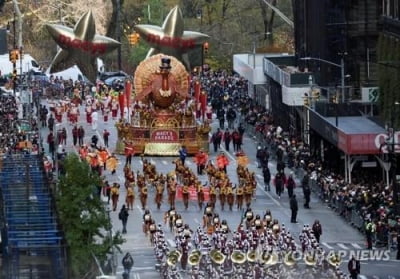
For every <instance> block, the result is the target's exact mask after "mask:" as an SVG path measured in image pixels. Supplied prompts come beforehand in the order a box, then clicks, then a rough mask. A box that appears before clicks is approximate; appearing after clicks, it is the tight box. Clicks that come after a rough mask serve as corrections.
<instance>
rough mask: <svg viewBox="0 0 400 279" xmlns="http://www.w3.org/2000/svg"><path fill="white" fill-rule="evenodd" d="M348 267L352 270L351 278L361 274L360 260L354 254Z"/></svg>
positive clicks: (355, 278)
mask: <svg viewBox="0 0 400 279" xmlns="http://www.w3.org/2000/svg"><path fill="white" fill-rule="evenodd" d="M347 268H348V270H349V272H350V278H351V279H357V277H358V274H360V261H359V260H357V259H356V258H355V257H354V256H352V257H351V259H350V261H349V263H348V265H347Z"/></svg>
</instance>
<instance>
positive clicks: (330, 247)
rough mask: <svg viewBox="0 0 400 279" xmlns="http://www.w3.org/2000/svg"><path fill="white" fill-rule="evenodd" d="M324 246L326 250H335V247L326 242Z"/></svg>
mask: <svg viewBox="0 0 400 279" xmlns="http://www.w3.org/2000/svg"><path fill="white" fill-rule="evenodd" d="M322 245H324V246H325V247H326V248H328V249H330V250H333V247H332V246H330V245H329V244H328V243H326V242H322Z"/></svg>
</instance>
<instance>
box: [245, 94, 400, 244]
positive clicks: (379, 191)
mask: <svg viewBox="0 0 400 279" xmlns="http://www.w3.org/2000/svg"><path fill="white" fill-rule="evenodd" d="M240 104H241V113H242V118H243V120H244V122H245V124H246V125H245V126H246V127H247V129H246V131H247V132H249V133H250V134H251V135H253V136H254V137H256V138H257V139H258V140H259V142H261V144H262V145H264V146H266V148H267V150H268V152H269V157H270V158H274V159H276V160H277V161H279V160H280V157H282V156H283V162H284V164H285V167H287V168H289V169H290V170H291V171H293V172H294V173H296V174H297V176H298V178H299V179H300V180H301V179H303V176H304V175H305V174H307V173H308V177H309V184H310V186H311V189H312V190H313V191H314V192H315V193H316V194H317V195H318V196H319V197H320V198H321V200H322V201H323V202H325V203H327V204H328V205H329V206H330V207H331V208H332V209H333V210H335V211H337V212H338V214H340V215H341V216H343V217H344V218H345V219H346V220H347V221H348V222H349V223H351V224H352V225H354V226H355V227H356V228H358V229H359V230H360V231H361V232H363V233H365V234H366V237H367V243H368V248H372V246H382V247H384V246H386V247H389V248H393V249H395V247H396V246H395V245H396V235H400V216H397V215H395V213H394V207H393V205H394V204H393V188H392V185H386V184H384V183H383V182H382V181H381V180H380V179H379V177H380V176H379V175H377V176H375V178H376V179H374V180H371V179H369V178H370V177H368V178H367V177H366V176H364V174H363V173H362V172H359V171H355V172H353V177H352V183H347V182H345V179H344V177H343V174H340V173H337V172H334V171H333V170H332V169H330V168H329V167H328V166H327V165H326V164H325V163H324V162H322V161H321V159H320V156H317V155H316V154H315V155H314V154H311V153H310V148H309V146H308V145H307V144H305V143H304V142H303V141H302V140H301V138H300V137H299V135H290V134H289V133H288V132H286V131H283V129H282V128H281V127H279V126H278V125H276V123H274V117H273V115H272V114H271V113H270V112H268V111H267V110H266V109H265V108H264V107H262V106H259V105H257V104H254V103H253V102H252V100H249V99H247V100H246V99H244V100H242V101H241V102H240Z"/></svg>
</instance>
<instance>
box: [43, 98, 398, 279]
mask: <svg viewBox="0 0 400 279" xmlns="http://www.w3.org/2000/svg"><path fill="white" fill-rule="evenodd" d="M42 104H46V102H45V101H43V102H42ZM80 111H81V114H80V117H79V122H78V125H82V126H83V127H84V129H85V132H86V133H85V143H90V139H91V137H92V135H94V134H96V135H97V136H98V137H99V140H100V141H99V145H100V146H104V143H103V140H102V136H101V134H102V131H103V130H104V129H107V130H108V131H109V132H110V133H111V135H110V138H109V151H110V152H113V151H114V148H115V146H116V142H117V131H116V129H115V127H114V122H113V120H110V121H109V122H104V121H103V119H102V118H101V117H100V121H99V123H98V127H97V129H96V130H93V129H92V127H91V126H90V125H88V124H87V123H86V121H85V115H84V109H83V107H81V108H80ZM216 125H217V124H216V121H214V122H213V123H212V126H213V128H216ZM60 127H65V128H66V129H67V132H68V139H67V145H66V146H65V147H64V148H66V151H67V152H77V149H76V148H75V147H73V145H72V135H71V129H72V127H73V126H72V125H71V124H69V123H67V122H66V120H65V117H64V121H63V122H62V123H60V124H58V126H57V127H56V129H57V128H60ZM47 134H48V128H41V136H42V138H43V142H44V143H45V141H46V137H47ZM256 147H257V142H255V141H254V139H253V138H250V137H248V136H247V135H246V134H245V137H244V143H243V151H244V152H245V154H246V155H247V156H248V157H249V166H248V168H249V170H250V171H254V172H255V174H256V177H257V181H258V187H257V192H256V197H255V199H254V200H253V201H252V205H251V208H252V210H253V212H254V214H260V215H263V214H264V213H265V211H266V209H269V210H271V212H272V216H273V218H276V219H278V220H279V221H280V223H281V224H284V226H285V227H286V229H287V230H289V231H290V232H291V234H292V235H293V236H294V239H295V240H296V245H297V246H298V247H300V244H299V233H300V232H301V230H302V228H303V226H304V225H306V224H308V225H312V224H313V222H314V220H316V219H318V220H320V221H321V224H322V228H323V235H322V237H321V246H322V248H323V249H324V250H327V251H329V250H349V251H350V250H351V251H353V250H363V249H365V239H364V237H363V236H362V235H361V233H359V232H358V231H357V230H356V229H354V228H353V227H352V226H350V225H349V224H348V223H347V222H345V220H344V219H343V218H341V217H340V216H337V215H336V214H335V213H334V212H333V211H332V210H331V209H330V208H328V206H327V205H326V204H324V203H321V201H320V200H319V199H318V198H317V197H316V196H314V195H312V197H311V203H310V206H311V209H303V206H302V205H303V194H302V190H301V187H296V189H295V193H296V195H297V197H298V201H299V213H298V219H297V220H298V223H297V224H293V223H290V209H289V199H288V195H287V191H285V192H284V194H283V195H282V197H281V198H280V199H279V198H278V197H277V196H276V195H275V192H274V187H273V186H271V192H266V191H265V190H264V184H263V178H262V171H261V169H259V168H257V165H256V162H255V155H256V151H257V148H256ZM45 150H46V152H47V151H48V148H47V145H46V144H45ZM222 150H223V151H225V152H226V150H224V149H222ZM226 154H227V155H228V157H229V159H230V164H229V166H228V168H227V173H228V176H229V177H230V178H231V181H232V182H233V184H235V183H237V174H236V166H237V165H236V160H235V154H234V153H233V152H232V151H230V152H226ZM215 156H216V154H215V153H214V152H212V151H211V152H210V154H209V159H210V160H215ZM117 157H118V159H119V167H118V169H117V172H116V174H114V175H112V174H111V173H110V172H109V171H106V172H105V176H106V179H107V180H108V181H109V182H110V184H111V183H113V182H118V183H120V184H121V185H123V182H124V174H123V166H124V162H125V157H124V156H121V155H118V156H117ZM146 158H147V159H148V160H150V161H151V162H152V163H154V164H155V165H156V169H157V172H161V173H164V174H166V173H169V172H171V171H172V170H174V168H175V165H174V164H173V161H174V160H175V159H176V158H175V157H146ZM186 165H187V166H189V167H190V168H191V169H193V170H194V171H195V170H196V164H195V163H194V162H193V158H187V160H186ZM132 169H133V171H134V172H135V173H136V172H137V171H140V172H141V171H142V162H141V158H140V157H138V156H136V157H134V158H133V160H132ZM270 169H271V174H272V175H274V174H275V172H276V168H275V162H274V161H270ZM285 172H286V173H289V172H290V170H286V171H285ZM200 180H201V181H202V182H203V184H204V183H205V182H206V181H207V176H206V175H203V176H201V178H200ZM296 184H297V185H299V181H298V180H297V181H296ZM125 194H126V190H125V187H123V186H122V187H121V188H120V198H119V204H118V209H117V211H111V212H110V216H111V220H112V224H113V230H114V231H118V230H122V224H121V221H119V220H118V212H119V208H120V207H121V206H122V204H123V203H124V201H125ZM104 200H105V201H106V199H104ZM164 200H166V198H164ZM147 208H148V209H149V210H150V212H151V214H152V216H153V218H154V219H155V220H156V223H161V224H162V226H163V229H164V231H165V232H166V237H167V241H168V243H169V244H170V246H171V247H173V246H174V237H173V235H172V234H171V233H170V232H169V228H167V226H166V225H165V224H164V223H163V217H164V214H165V212H166V211H167V210H168V209H169V206H168V205H167V204H166V203H165V202H164V203H163V204H162V206H161V209H160V210H157V207H156V204H155V203H154V193H153V192H151V191H150V190H149V198H148V201H147ZM176 210H177V212H178V213H179V214H181V215H182V217H183V220H184V222H185V223H187V224H189V225H190V227H191V228H192V230H196V228H197V227H199V226H202V211H201V210H199V208H198V205H197V202H195V201H191V202H190V203H189V208H188V209H187V210H185V209H184V206H183V203H182V201H179V200H177V202H176ZM216 211H217V212H218V213H219V214H220V218H221V219H225V220H227V222H228V224H229V226H230V227H231V229H232V230H236V228H237V226H238V225H239V224H240V221H241V215H242V214H243V212H242V211H238V210H236V208H234V209H233V211H229V210H227V209H225V211H221V209H220V206H219V203H218V202H217V205H216ZM129 214H130V216H129V219H128V225H127V234H125V235H123V236H124V238H125V239H126V242H125V243H124V244H123V245H122V250H123V254H118V255H117V256H118V258H117V259H116V265H117V268H116V274H117V278H122V272H123V267H122V265H121V259H122V256H123V255H124V254H125V253H126V252H130V253H131V254H132V256H133V258H134V260H135V265H134V268H133V269H132V272H131V278H134V279H140V278H145V279H153V278H154V279H156V278H160V275H159V274H158V273H157V272H156V271H155V269H154V264H155V257H154V250H153V247H152V245H151V244H150V241H149V239H148V238H147V237H146V236H145V235H144V233H143V232H142V217H143V210H142V209H141V206H140V201H139V198H138V195H136V198H135V202H134V210H132V211H129ZM341 269H342V270H343V271H344V272H347V261H344V262H342V264H341ZM361 274H362V276H361V277H360V278H363V279H365V278H368V279H370V278H374V277H372V276H378V277H375V278H382V279H383V278H388V279H389V278H390V279H395V278H396V277H388V274H391V275H396V274H397V262H396V261H393V253H392V258H391V260H390V261H385V262H380V261H375V262H368V263H366V262H362V263H361ZM184 278H188V277H184ZM399 278H400V277H399Z"/></svg>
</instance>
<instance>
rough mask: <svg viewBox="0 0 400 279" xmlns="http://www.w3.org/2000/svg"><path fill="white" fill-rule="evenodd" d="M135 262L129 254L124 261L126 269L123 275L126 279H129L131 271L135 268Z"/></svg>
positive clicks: (123, 264)
mask: <svg viewBox="0 0 400 279" xmlns="http://www.w3.org/2000/svg"><path fill="white" fill-rule="evenodd" d="M133 264H134V261H133V258H132V255H131V254H129V252H128V253H126V254H125V256H124V257H123V259H122V266H123V267H124V274H123V275H122V276H123V278H124V279H129V275H130V273H131V269H132V267H133Z"/></svg>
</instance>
